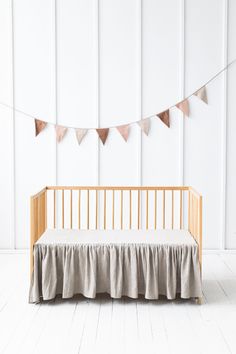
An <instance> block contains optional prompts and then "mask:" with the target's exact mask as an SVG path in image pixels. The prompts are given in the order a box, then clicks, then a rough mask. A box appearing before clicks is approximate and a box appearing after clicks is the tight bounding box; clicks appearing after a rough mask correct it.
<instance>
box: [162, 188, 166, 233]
mask: <svg viewBox="0 0 236 354" xmlns="http://www.w3.org/2000/svg"><path fill="white" fill-rule="evenodd" d="M162 227H163V229H165V228H166V192H165V190H163V196H162Z"/></svg>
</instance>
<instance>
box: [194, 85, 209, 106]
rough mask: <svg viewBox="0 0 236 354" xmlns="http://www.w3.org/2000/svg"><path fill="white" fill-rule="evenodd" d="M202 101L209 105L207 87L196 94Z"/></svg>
mask: <svg viewBox="0 0 236 354" xmlns="http://www.w3.org/2000/svg"><path fill="white" fill-rule="evenodd" d="M194 95H195V96H197V97H198V98H199V99H200V100H202V101H203V102H205V103H206V104H208V99H207V91H206V86H203V87H201V88H200V89H199V90H198V91H196V92H195V93H194Z"/></svg>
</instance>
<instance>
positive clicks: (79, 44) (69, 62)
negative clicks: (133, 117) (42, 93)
mask: <svg viewBox="0 0 236 354" xmlns="http://www.w3.org/2000/svg"><path fill="white" fill-rule="evenodd" d="M97 6H98V2H97V0H68V1H64V0H57V13H56V16H57V91H58V94H57V97H58V100H57V104H58V124H61V125H66V126H72V127H96V126H97V124H98V80H97V75H98V74H97V73H96V71H97V70H98V64H96V68H95V61H96V62H97V60H98V55H97V52H98V48H97V46H98V39H97V36H98V33H97V23H96V21H97V16H98V13H97V12H98V8H97ZM96 142H97V134H96V132H95V131H90V132H88V134H87V135H86V136H85V138H84V140H83V144H81V145H78V143H77V141H76V137H75V131H74V130H69V131H68V132H67V134H66V136H65V138H64V139H63V141H62V142H61V143H60V144H58V183H59V184H69V185H76V184H81V185H82V184H92V185H93V184H97V179H98V177H97V170H98V168H97V165H98V163H97V158H98V157H97V149H96ZM88 171H89V173H88Z"/></svg>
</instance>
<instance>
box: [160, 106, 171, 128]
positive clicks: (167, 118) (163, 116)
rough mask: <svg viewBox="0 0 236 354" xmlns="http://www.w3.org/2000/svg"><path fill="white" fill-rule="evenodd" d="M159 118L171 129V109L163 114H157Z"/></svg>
mask: <svg viewBox="0 0 236 354" xmlns="http://www.w3.org/2000/svg"><path fill="white" fill-rule="evenodd" d="M157 117H158V118H160V120H161V121H162V122H163V123H164V124H165V125H167V127H168V128H170V112H169V109H167V111H164V112H161V113H159V114H157Z"/></svg>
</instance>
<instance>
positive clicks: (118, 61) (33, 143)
mask: <svg viewBox="0 0 236 354" xmlns="http://www.w3.org/2000/svg"><path fill="white" fill-rule="evenodd" d="M235 16H236V3H235V1H234V0H228V1H227V0H198V1H197V2H196V1H194V0H185V1H184V0H158V1H157V0H128V1H127V0H19V1H11V0H0V50H1V55H0V75H1V76H0V102H4V103H7V104H9V105H11V106H12V105H14V106H15V108H17V109H20V110H23V111H26V112H28V113H29V114H32V115H34V116H37V117H39V118H41V119H44V120H46V121H49V122H58V123H60V124H62V125H63V124H64V125H67V126H77V127H98V126H100V127H106V126H113V125H117V124H123V123H124V124H125V123H129V122H132V121H136V120H138V119H140V118H141V117H145V116H148V115H150V114H153V113H154V112H158V111H162V110H164V109H165V108H167V107H168V106H171V105H173V104H174V103H176V102H177V101H178V100H180V99H181V98H183V97H185V96H187V95H188V94H190V93H192V92H194V91H195V90H196V89H197V88H198V87H200V86H201V85H202V84H204V83H205V82H206V81H207V80H209V79H210V78H211V77H212V76H213V75H214V74H216V73H217V72H218V71H219V70H221V69H222V68H223V67H224V66H225V65H226V63H227V62H229V61H231V60H233V59H234V58H236V43H235V35H236V24H235V21H234V19H235ZM235 74H236V65H234V66H232V67H231V68H230V69H229V71H228V73H225V74H223V75H221V76H220V77H218V78H217V79H216V80H215V81H214V82H212V83H211V84H210V85H209V86H208V96H209V105H208V106H206V105H205V104H204V103H202V102H200V101H199V100H198V99H197V98H196V97H193V98H191V101H190V108H191V117H190V118H189V119H188V118H186V119H183V117H182V114H181V113H180V112H178V111H177V110H176V111H173V112H172V113H171V128H170V129H167V128H166V127H165V126H164V125H163V124H162V123H161V122H160V121H158V120H153V121H152V128H151V132H150V136H149V137H146V136H143V135H142V134H141V133H140V129H139V128H138V127H137V126H135V127H133V128H132V130H131V134H130V138H129V140H128V142H127V143H124V141H123V139H122V138H121V136H120V135H119V133H118V132H117V131H115V130H111V132H110V135H109V137H108V140H107V143H106V145H105V146H102V145H101V143H100V142H99V141H98V138H97V135H96V133H95V132H94V131H92V132H89V134H88V136H87V137H86V138H85V140H84V142H83V144H82V145H81V146H80V147H79V146H78V145H77V142H76V139H75V136H74V132H73V131H70V132H69V133H68V134H67V136H66V137H65V139H64V140H63V141H62V143H61V144H60V145H58V146H57V145H56V143H55V134H54V130H53V127H48V128H47V129H46V131H45V132H43V133H42V134H41V135H40V136H38V137H37V138H34V122H33V120H31V119H30V118H28V117H25V116H23V115H22V114H19V113H14V112H13V111H11V110H9V109H7V108H4V107H1V106H0V114H1V130H0V137H1V139H0V166H1V168H0V171H1V172H0V175H1V177H0V196H1V202H0V229H1V237H0V247H1V248H14V247H16V248H25V247H28V245H29V196H30V195H31V194H32V193H34V192H36V191H37V190H39V188H41V187H42V186H44V185H50V184H56V183H58V184H63V185H67V184H68V185H83V184H86V185H89V184H91V185H96V184H101V185H115V184H117V185H118V184H119V185H140V184H142V185H182V184H186V185H188V184H189V185H193V186H194V187H195V188H196V189H198V190H199V191H200V192H202V194H203V202H204V247H205V248H224V247H226V248H235V247H236V218H235V216H234V208H235V205H236V187H235V183H234V181H235V177H236V168H235V151H236V142H235V139H234V132H235V131H236V123H235V116H236V105H235V99H234V96H235V88H236V79H235V76H236V75H235ZM225 212H226V213H225ZM225 231H226V232H225Z"/></svg>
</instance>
